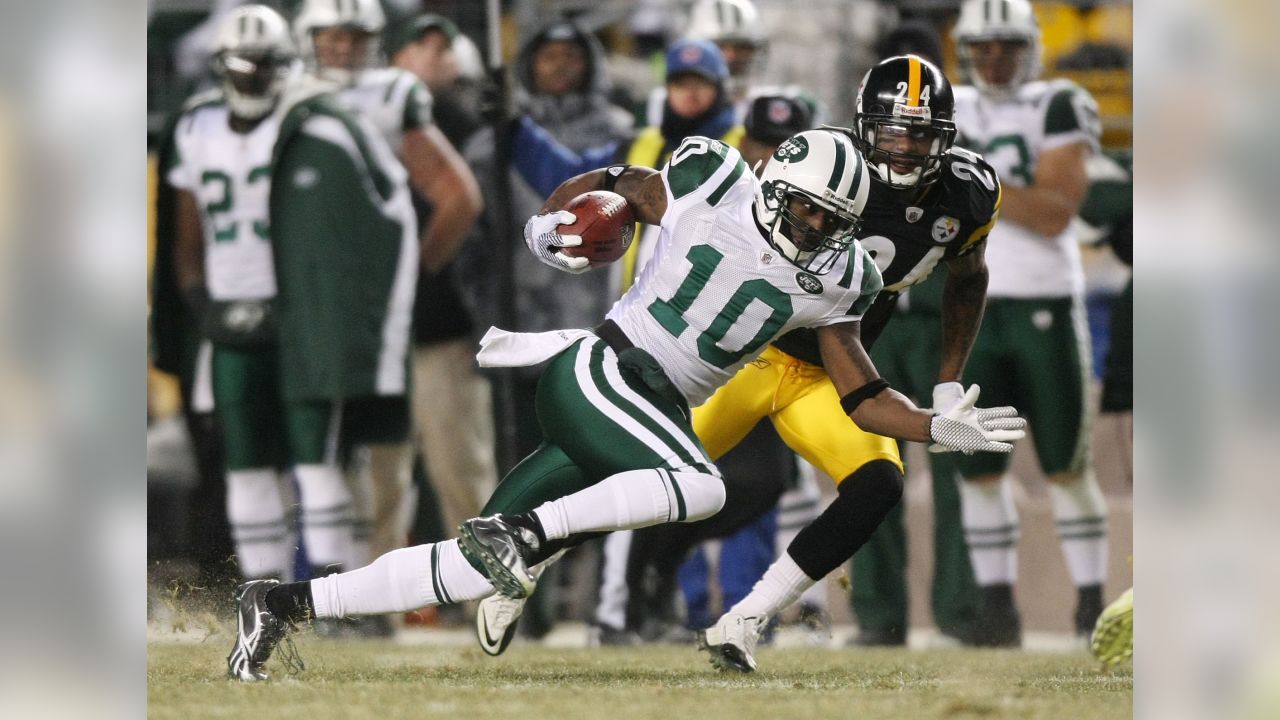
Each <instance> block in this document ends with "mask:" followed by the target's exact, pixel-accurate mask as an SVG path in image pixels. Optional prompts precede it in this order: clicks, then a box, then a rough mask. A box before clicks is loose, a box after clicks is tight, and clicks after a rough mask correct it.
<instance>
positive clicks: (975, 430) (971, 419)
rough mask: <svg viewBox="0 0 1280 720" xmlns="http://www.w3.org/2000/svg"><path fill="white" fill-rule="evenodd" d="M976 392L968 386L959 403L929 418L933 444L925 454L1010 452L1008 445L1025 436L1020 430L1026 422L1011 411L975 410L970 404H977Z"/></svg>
mask: <svg viewBox="0 0 1280 720" xmlns="http://www.w3.org/2000/svg"><path fill="white" fill-rule="evenodd" d="M979 391H980V389H979V388H978V386H977V385H970V386H969V391H968V392H966V393H965V394H964V396H963V397H962V398H960V402H959V403H957V404H955V405H953V406H952V407H951V408H950V409H949V410H947V411H945V412H942V413H939V414H937V415H934V416H933V422H932V423H931V424H930V426H929V435H930V437H932V438H933V444H932V445H930V446H929V452H952V451H956V450H959V451H960V452H962V453H964V454H965V455H972V454H973V453H975V452H977V451H980V450H981V451H983V452H999V453H1009V452H1013V445H1011V444H1010V443H1011V442H1012V441H1014V440H1021V439H1022V438H1023V436H1025V435H1026V432H1025V431H1024V430H1023V428H1025V427H1026V426H1027V421H1026V420H1024V419H1022V418H1020V417H1018V411H1017V410H1016V409H1014V408H1012V407H1008V406H1005V407H998V408H981V409H980V408H975V407H974V406H973V404H974V403H976V402H977V401H978V392H979ZM936 410H937V408H935V411H936Z"/></svg>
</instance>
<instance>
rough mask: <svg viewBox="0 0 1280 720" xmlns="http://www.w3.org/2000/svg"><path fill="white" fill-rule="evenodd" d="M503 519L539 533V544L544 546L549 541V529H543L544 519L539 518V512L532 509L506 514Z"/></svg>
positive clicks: (535, 533)
mask: <svg viewBox="0 0 1280 720" xmlns="http://www.w3.org/2000/svg"><path fill="white" fill-rule="evenodd" d="M502 519H503V520H504V521H505V522H507V523H509V524H511V525H515V526H516V527H522V528H524V529H525V530H528V531H530V532H532V533H533V534H534V535H537V536H538V545H539V546H542V545H543V544H544V543H546V542H547V531H545V530H543V529H542V521H541V520H539V519H538V516H537V514H535V513H534V512H533V511H532V510H530V511H529V512H527V513H520V514H519V515H506V514H504V515H503V516H502Z"/></svg>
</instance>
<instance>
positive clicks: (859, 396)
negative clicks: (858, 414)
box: [840, 378, 889, 415]
mask: <svg viewBox="0 0 1280 720" xmlns="http://www.w3.org/2000/svg"><path fill="white" fill-rule="evenodd" d="M888 389H889V381H888V380H885V379H884V378H876V379H875V380H872V381H871V382H869V383H867V384H866V385H863V386H862V387H860V388H858V389H857V390H854V391H853V392H851V393H849V394H848V395H845V396H844V397H842V398H840V408H841V409H843V410H844V414H845V415H852V414H853V411H854V410H857V409H858V406H859V405H861V404H862V401H863V400H870V399H871V398H873V397H875V396H876V395H879V394H880V393H881V392H883V391H885V390H888Z"/></svg>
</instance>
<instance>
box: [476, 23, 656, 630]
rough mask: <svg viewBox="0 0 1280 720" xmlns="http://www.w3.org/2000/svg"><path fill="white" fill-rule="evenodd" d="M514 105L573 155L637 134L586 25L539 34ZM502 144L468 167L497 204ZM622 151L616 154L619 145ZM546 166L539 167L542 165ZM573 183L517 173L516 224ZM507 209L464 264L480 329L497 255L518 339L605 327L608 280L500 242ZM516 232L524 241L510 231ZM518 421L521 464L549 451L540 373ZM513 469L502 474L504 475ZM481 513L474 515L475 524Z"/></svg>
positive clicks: (479, 137) (521, 399) (480, 148)
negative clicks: (510, 287) (508, 264)
mask: <svg viewBox="0 0 1280 720" xmlns="http://www.w3.org/2000/svg"><path fill="white" fill-rule="evenodd" d="M514 74H515V80H516V83H515V85H516V86H515V88H514V92H515V94H516V97H515V103H516V106H517V108H518V109H519V111H520V112H522V113H523V117H524V118H525V119H527V120H528V121H530V122H534V123H536V124H537V125H539V126H540V127H542V128H544V129H545V131H546V132H547V133H549V134H550V137H551V138H554V140H555V141H558V142H559V143H562V144H563V146H564V147H567V148H568V149H569V150H573V151H580V150H584V149H586V148H590V147H595V146H600V145H608V144H615V143H617V142H618V141H619V140H620V139H622V138H625V137H627V135H628V134H629V133H630V131H631V122H632V119H631V114H630V113H628V112H627V111H626V110H625V109H623V108H620V107H617V106H616V105H612V104H611V103H609V101H608V90H609V83H608V76H607V73H606V71H605V64H604V51H603V49H602V48H601V47H600V44H599V43H598V42H597V40H596V39H595V38H594V37H593V36H592V35H591V34H589V33H587V32H586V31H584V30H583V29H582V28H580V27H578V26H577V25H575V24H573V23H571V22H566V21H556V22H553V23H551V24H549V25H548V26H546V27H545V28H543V29H541V30H540V31H538V32H537V33H536V34H535V35H534V36H533V37H531V38H530V39H529V41H528V42H527V43H526V44H525V45H524V47H522V48H521V50H520V53H519V57H518V60H517V62H516V66H515V73H514ZM494 146H495V143H494V135H493V130H492V128H489V127H486V128H483V129H481V130H480V131H479V132H477V133H475V135H474V136H472V138H471V140H470V141H469V142H468V143H467V144H466V146H465V155H466V158H467V161H468V162H469V163H470V164H471V167H472V168H473V169H474V171H475V173H476V176H477V177H479V178H481V180H482V182H483V183H484V184H485V187H486V195H488V196H490V197H492V196H493V195H494V194H495V192H494V190H493V189H492V187H493V182H494V179H493V173H494V172H495V167H494ZM613 146H614V147H616V145H613ZM534 162H537V158H536V157H535V158H534ZM564 177H568V175H565V176H563V177H560V178H558V179H556V180H555V181H554V182H552V183H551V184H550V186H549V188H542V187H537V186H532V187H531V185H530V184H529V183H528V182H526V180H525V179H524V178H523V177H522V176H521V175H520V174H518V173H516V172H514V171H512V172H511V173H510V181H511V198H512V207H511V217H512V218H520V217H526V216H528V215H532V214H535V213H536V212H537V211H538V209H539V208H541V207H542V203H543V201H544V199H545V198H546V195H547V194H548V193H549V192H550V190H551V189H554V188H555V187H556V185H558V184H559V183H560V180H562V179H564ZM498 210H499V209H498V208H492V209H491V210H490V211H487V212H486V213H485V214H484V216H483V218H482V222H481V223H480V224H479V225H478V226H477V228H476V231H475V232H474V233H473V234H472V236H471V238H470V240H469V242H468V243H467V248H466V249H465V250H464V252H463V256H462V257H461V258H460V262H459V271H460V279H461V280H462V284H463V288H464V294H465V295H466V296H467V298H468V300H469V301H470V302H471V303H472V306H473V307H474V308H475V310H476V315H477V318H476V319H477V320H478V323H477V324H478V326H479V327H480V328H481V329H484V328H488V327H489V326H490V325H494V324H496V323H497V322H498V307H499V302H500V298H498V297H497V296H496V295H495V292H496V290H497V289H498V287H497V284H496V283H495V282H494V277H493V260H492V256H493V251H494V248H499V247H507V246H509V247H510V251H511V253H512V254H513V255H512V268H513V276H514V278H513V283H514V290H515V299H514V306H515V308H516V318H515V324H516V329H518V330H520V331H523V332H537V331H541V330H551V329H556V328H565V327H585V326H587V325H590V324H592V323H594V322H596V321H598V320H599V318H600V317H601V316H603V314H604V313H605V311H606V310H608V308H609V306H610V305H611V304H612V301H613V297H612V296H611V295H610V294H609V275H608V273H587V274H584V275H566V274H564V273H560V272H557V271H556V270H555V269H553V268H551V267H548V266H546V265H544V264H542V263H541V262H539V261H538V259H537V258H536V257H534V256H533V255H531V254H530V253H529V252H528V251H527V250H526V249H525V248H524V247H523V246H522V245H521V243H518V242H516V243H510V242H509V241H508V240H507V239H506V238H502V237H498V234H499V233H502V232H506V231H508V229H507V228H504V227H503V226H502V223H503V222H504V219H503V218H500V217H498V215H497V211H498ZM510 231H511V232H518V230H516V229H510ZM513 372H514V374H515V392H514V395H515V397H514V402H515V407H514V408H503V409H502V410H503V412H507V413H514V414H515V418H516V422H515V427H516V430H517V437H516V449H517V455H518V456H519V457H524V456H525V455H528V454H529V453H531V452H532V451H533V450H534V449H535V448H536V447H537V445H538V443H540V442H541V439H542V438H541V433H540V432H539V427H538V422H537V416H536V413H535V409H534V394H535V391H536V390H537V385H538V369H537V368H515V369H514V370H513ZM506 470H510V468H503V471H506ZM475 514H479V513H473V515H475ZM554 585H555V583H554V582H547V583H543V585H542V586H541V587H542V589H540V590H539V592H538V593H537V594H536V595H535V597H536V598H538V600H537V601H536V602H535V604H534V607H537V608H539V610H538V611H535V612H531V613H530V617H529V618H527V619H526V623H525V624H524V626H523V630H524V632H525V633H526V634H529V635H532V636H534V637H540V636H542V635H543V634H545V633H546V632H548V631H549V630H550V628H551V622H552V618H551V617H550V612H549V610H548V609H547V604H549V602H550V595H549V594H548V591H554Z"/></svg>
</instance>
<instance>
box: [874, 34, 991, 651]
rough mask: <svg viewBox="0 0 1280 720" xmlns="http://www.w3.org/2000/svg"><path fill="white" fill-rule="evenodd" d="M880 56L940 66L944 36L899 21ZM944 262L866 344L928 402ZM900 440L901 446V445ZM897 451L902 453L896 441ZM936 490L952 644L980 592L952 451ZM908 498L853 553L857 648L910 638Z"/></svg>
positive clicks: (941, 605) (936, 540) (935, 465)
mask: <svg viewBox="0 0 1280 720" xmlns="http://www.w3.org/2000/svg"><path fill="white" fill-rule="evenodd" d="M876 52H877V53H878V54H879V55H880V57H881V58H887V57H893V56H895V55H905V54H908V53H915V54H917V55H920V56H921V57H924V58H925V59H927V60H929V61H931V62H933V63H934V64H939V63H940V62H941V55H942V38H941V37H939V35H938V31H937V30H936V29H935V28H934V27H933V26H932V25H930V24H929V23H928V22H925V21H923V20H915V19H907V20H903V21H902V23H900V24H899V25H898V26H897V27H895V28H894V29H893V30H891V31H889V33H888V34H886V35H885V37H884V38H883V39H882V40H881V42H880V43H879V44H878V45H877V48H876ZM947 275H948V264H947V263H938V266H937V267H936V268H934V270H933V272H932V273H930V275H929V277H928V278H926V279H925V280H924V281H923V282H920V283H918V284H916V285H913V286H912V287H911V288H909V289H907V290H903V292H902V294H901V295H900V296H898V300H897V306H896V309H895V310H894V313H893V317H894V322H893V330H892V331H890V332H889V333H888V335H889V337H886V338H885V340H884V341H882V342H879V343H877V344H876V345H875V346H874V347H873V348H872V349H871V357H872V359H873V360H874V361H875V363H876V367H878V368H881V370H882V372H884V373H885V379H886V380H888V381H889V382H891V383H893V386H894V387H896V388H898V389H899V390H901V391H902V393H904V394H905V395H907V396H908V397H910V398H912V399H914V400H916V401H918V402H921V403H924V404H931V403H932V394H933V385H934V382H935V380H936V379H937V368H938V362H939V359H940V358H941V352H942V350H941V348H942V304H943V299H942V298H943V290H944V289H945V287H946V284H947ZM900 445H901V444H900ZM900 454H901V457H903V458H905V457H906V452H905V450H904V449H901V447H900ZM929 468H930V474H931V477H932V489H933V578H932V581H931V588H932V589H931V593H930V608H931V610H932V611H933V621H934V625H935V626H936V627H937V628H938V632H939V633H941V635H943V636H945V637H946V638H950V642H952V643H953V644H954V643H955V642H960V643H962V644H970V643H972V642H974V638H973V637H972V632H971V629H972V624H973V621H974V618H976V617H977V614H978V607H979V605H980V604H981V601H982V597H981V595H980V594H979V592H978V585H977V582H976V581H975V580H974V578H973V568H972V566H971V565H970V564H969V550H968V548H967V547H966V545H965V540H964V529H963V527H962V526H961V523H960V489H959V487H958V486H957V483H958V482H959V476H958V474H957V471H956V461H955V457H954V456H953V455H951V454H949V453H929ZM905 517H906V503H899V504H898V505H897V506H895V507H894V508H893V510H891V511H890V512H889V514H888V516H887V517H885V519H884V522H883V523H881V524H880V527H878V528H877V529H876V531H875V532H874V533H873V534H872V535H871V538H870V539H869V540H868V541H867V543H866V544H865V545H863V546H862V547H861V548H859V549H858V552H857V553H856V554H854V556H853V563H852V569H853V590H852V592H851V593H850V594H849V600H850V605H851V606H852V608H853V614H854V617H855V618H856V619H857V621H858V635H857V636H856V637H855V638H854V639H853V642H854V643H855V644H857V645H862V646H877V645H903V644H905V643H906V641H907V618H908V610H909V600H908V596H907V574H906V570H907V562H908V560H907V537H906V523H905Z"/></svg>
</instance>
